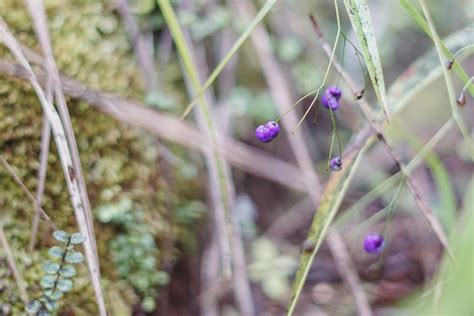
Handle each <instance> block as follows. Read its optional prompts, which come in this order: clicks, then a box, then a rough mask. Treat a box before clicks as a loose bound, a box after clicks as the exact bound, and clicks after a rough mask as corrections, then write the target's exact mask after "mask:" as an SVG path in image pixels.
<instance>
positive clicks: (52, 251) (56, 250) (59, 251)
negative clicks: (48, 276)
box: [48, 246, 66, 258]
mask: <svg viewBox="0 0 474 316" xmlns="http://www.w3.org/2000/svg"><path fill="white" fill-rule="evenodd" d="M65 252H66V250H65V249H63V248H61V247H58V246H53V247H51V248H49V250H48V254H49V255H50V256H51V257H53V258H62V257H63V256H64V253H65Z"/></svg>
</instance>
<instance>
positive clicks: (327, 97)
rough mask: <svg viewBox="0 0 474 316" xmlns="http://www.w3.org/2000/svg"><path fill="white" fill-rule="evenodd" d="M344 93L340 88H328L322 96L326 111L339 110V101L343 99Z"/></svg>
mask: <svg viewBox="0 0 474 316" xmlns="http://www.w3.org/2000/svg"><path fill="white" fill-rule="evenodd" d="M341 95H342V91H341V89H339V88H338V87H334V86H332V87H329V88H327V89H326V90H325V91H324V93H323V95H322V96H321V104H322V105H323V106H324V107H325V108H326V109H329V108H330V109H331V110H333V111H334V110H337V108H339V99H340V98H341Z"/></svg>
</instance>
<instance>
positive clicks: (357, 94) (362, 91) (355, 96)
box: [354, 89, 365, 100]
mask: <svg viewBox="0 0 474 316" xmlns="http://www.w3.org/2000/svg"><path fill="white" fill-rule="evenodd" d="M364 92H365V89H362V90H360V91H359V92H356V93H354V98H355V99H356V100H360V99H362V98H363V97H364Z"/></svg>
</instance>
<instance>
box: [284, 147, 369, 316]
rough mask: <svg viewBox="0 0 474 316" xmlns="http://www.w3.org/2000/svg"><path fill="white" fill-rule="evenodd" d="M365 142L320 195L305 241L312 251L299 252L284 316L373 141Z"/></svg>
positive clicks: (346, 161) (347, 159)
mask: <svg viewBox="0 0 474 316" xmlns="http://www.w3.org/2000/svg"><path fill="white" fill-rule="evenodd" d="M369 140H371V141H368V142H367V143H366V144H365V145H364V146H363V147H361V148H360V151H358V152H354V151H353V152H352V153H351V154H350V155H347V156H346V157H345V159H344V167H343V169H342V170H340V171H338V172H334V173H332V175H333V176H332V177H331V178H330V179H329V182H328V184H327V186H326V189H325V191H324V193H323V198H322V200H321V204H320V206H319V208H318V210H317V211H316V214H315V216H314V218H313V222H312V223H311V228H310V230H309V233H308V237H307V238H306V240H307V241H308V242H310V243H312V244H313V245H314V248H313V249H312V251H303V253H302V254H301V257H300V264H299V268H298V271H297V272H296V276H295V279H294V281H293V286H292V294H291V298H290V302H289V304H288V314H287V315H293V312H294V310H295V307H296V303H297V302H298V298H299V296H300V294H301V290H302V289H303V285H304V283H305V281H306V277H307V276H308V272H309V269H310V268H311V265H312V264H313V260H314V257H315V256H316V253H317V251H318V249H319V247H320V245H321V242H322V241H323V239H324V236H325V234H326V231H327V230H328V228H329V225H330V224H331V222H332V220H333V218H334V216H335V215H336V213H337V210H338V209H339V206H340V205H341V202H342V199H343V197H344V195H345V193H346V191H347V189H348V188H349V184H350V183H351V180H352V178H353V177H354V174H355V171H356V170H357V167H358V165H359V164H360V162H361V160H362V156H363V155H364V153H365V151H366V150H367V149H368V148H369V147H370V145H372V143H373V142H374V140H375V139H374V138H369Z"/></svg>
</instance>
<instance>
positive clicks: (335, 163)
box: [329, 156, 342, 171]
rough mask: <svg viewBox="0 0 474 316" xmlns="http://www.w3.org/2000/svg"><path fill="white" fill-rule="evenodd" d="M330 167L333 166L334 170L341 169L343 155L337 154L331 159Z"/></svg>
mask: <svg viewBox="0 0 474 316" xmlns="http://www.w3.org/2000/svg"><path fill="white" fill-rule="evenodd" d="M329 168H331V170H332V171H339V170H341V169H342V160H341V157H339V156H337V157H334V158H332V159H331V161H329Z"/></svg>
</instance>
